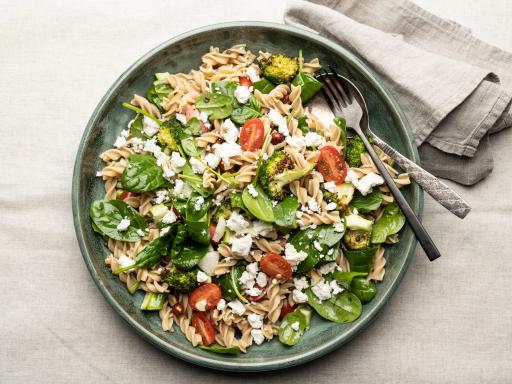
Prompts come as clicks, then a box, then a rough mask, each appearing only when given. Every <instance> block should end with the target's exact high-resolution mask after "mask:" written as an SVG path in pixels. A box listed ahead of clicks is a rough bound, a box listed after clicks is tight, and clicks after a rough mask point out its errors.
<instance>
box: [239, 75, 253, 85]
mask: <svg viewBox="0 0 512 384" xmlns="http://www.w3.org/2000/svg"><path fill="white" fill-rule="evenodd" d="M238 81H239V82H240V85H245V86H246V87H250V86H251V85H252V81H251V79H249V78H248V77H247V76H240V77H239V78H238Z"/></svg>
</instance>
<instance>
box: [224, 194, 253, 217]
mask: <svg viewBox="0 0 512 384" xmlns="http://www.w3.org/2000/svg"><path fill="white" fill-rule="evenodd" d="M229 203H230V204H231V207H232V208H238V209H241V210H242V211H244V212H245V213H246V214H247V216H249V218H251V219H252V218H254V216H253V215H252V213H251V212H249V210H248V209H247V207H246V206H245V204H244V201H243V199H242V192H233V193H231V194H230V195H229Z"/></svg>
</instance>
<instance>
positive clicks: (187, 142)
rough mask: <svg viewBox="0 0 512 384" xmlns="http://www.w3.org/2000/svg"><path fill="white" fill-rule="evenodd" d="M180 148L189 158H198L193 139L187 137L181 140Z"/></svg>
mask: <svg viewBox="0 0 512 384" xmlns="http://www.w3.org/2000/svg"><path fill="white" fill-rule="evenodd" d="M181 148H183V152H185V153H186V154H187V155H188V156H190V157H199V154H198V152H197V147H196V141H195V139H194V138H193V137H187V138H185V139H182V140H181Z"/></svg>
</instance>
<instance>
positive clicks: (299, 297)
mask: <svg viewBox="0 0 512 384" xmlns="http://www.w3.org/2000/svg"><path fill="white" fill-rule="evenodd" d="M292 299H293V301H295V302H296V303H297V304H301V303H306V302H307V301H308V297H307V295H306V294H305V293H303V292H301V291H299V290H298V289H294V290H293V291H292Z"/></svg>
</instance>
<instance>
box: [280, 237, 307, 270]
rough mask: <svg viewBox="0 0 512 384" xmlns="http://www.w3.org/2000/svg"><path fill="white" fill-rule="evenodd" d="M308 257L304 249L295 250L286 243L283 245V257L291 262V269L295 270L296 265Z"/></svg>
mask: <svg viewBox="0 0 512 384" xmlns="http://www.w3.org/2000/svg"><path fill="white" fill-rule="evenodd" d="M307 257H308V254H307V253H306V252H304V251H297V250H296V249H295V247H294V246H293V245H292V244H290V243H286V245H285V246H284V258H285V259H286V260H287V261H288V262H289V263H290V264H291V266H292V269H293V270H294V271H295V270H297V267H298V265H299V264H300V263H301V262H302V261H304V260H305V259H306V258H307Z"/></svg>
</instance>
